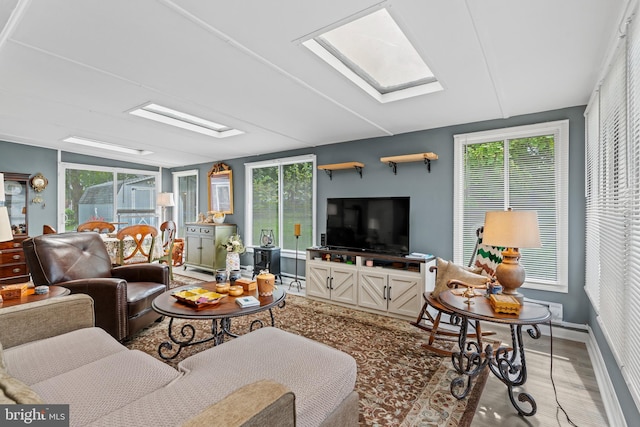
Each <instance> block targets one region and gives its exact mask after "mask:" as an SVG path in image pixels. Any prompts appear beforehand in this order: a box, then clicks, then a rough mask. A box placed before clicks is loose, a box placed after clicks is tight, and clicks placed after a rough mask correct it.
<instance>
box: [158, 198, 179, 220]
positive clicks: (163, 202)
mask: <svg viewBox="0 0 640 427" xmlns="http://www.w3.org/2000/svg"><path fill="white" fill-rule="evenodd" d="M175 205H176V203H175V202H174V201H173V193H158V206H160V207H161V208H162V220H163V221H164V220H165V219H166V213H167V208H168V207H172V206H175Z"/></svg>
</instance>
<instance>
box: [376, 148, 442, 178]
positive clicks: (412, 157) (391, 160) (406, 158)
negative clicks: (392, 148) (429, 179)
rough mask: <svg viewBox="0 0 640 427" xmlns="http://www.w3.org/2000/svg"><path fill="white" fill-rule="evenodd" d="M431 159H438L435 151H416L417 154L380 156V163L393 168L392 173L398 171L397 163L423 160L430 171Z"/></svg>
mask: <svg viewBox="0 0 640 427" xmlns="http://www.w3.org/2000/svg"><path fill="white" fill-rule="evenodd" d="M431 160H438V155H437V154H436V153H418V154H404V155H402V156H390V157H380V161H381V162H382V163H387V164H388V165H389V167H391V168H393V174H394V175H396V174H397V173H398V163H408V162H424V164H425V165H427V171H428V172H431Z"/></svg>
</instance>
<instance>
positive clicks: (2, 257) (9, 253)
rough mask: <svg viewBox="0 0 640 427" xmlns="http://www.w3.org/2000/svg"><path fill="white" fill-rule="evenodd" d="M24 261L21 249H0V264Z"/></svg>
mask: <svg viewBox="0 0 640 427" xmlns="http://www.w3.org/2000/svg"><path fill="white" fill-rule="evenodd" d="M20 262H26V261H25V259H24V252H23V251H22V249H12V250H2V251H0V264H16V263H20Z"/></svg>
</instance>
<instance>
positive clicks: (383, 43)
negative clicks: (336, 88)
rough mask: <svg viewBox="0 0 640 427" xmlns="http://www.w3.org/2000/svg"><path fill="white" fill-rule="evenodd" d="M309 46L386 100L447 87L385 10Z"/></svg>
mask: <svg viewBox="0 0 640 427" xmlns="http://www.w3.org/2000/svg"><path fill="white" fill-rule="evenodd" d="M303 45H304V46H306V47H307V48H308V49H310V50H311V51H312V52H313V53H315V54H316V55H318V56H319V57H320V58H322V59H323V60H324V61H326V62H327V63H328V64H329V65H331V66H332V67H334V68H335V69H336V70H338V71H339V72H340V73H342V74H343V75H345V76H346V77H347V78H349V79H350V80H351V81H353V82H354V83H356V84H357V85H358V86H359V87H360V88H362V89H363V90H365V91H366V92H367V93H369V94H370V95H371V96H373V97H374V98H376V99H377V100H378V101H380V102H383V103H384V102H390V101H396V100H399V99H404V98H409V97H412V96H418V95H423V94H427V93H431V92H436V91H440V90H442V85H440V83H439V82H438V81H437V79H436V78H435V76H434V74H433V72H432V71H431V69H430V68H429V66H427V64H426V63H425V62H424V60H423V59H422V58H421V57H420V54H418V52H417V51H416V49H415V48H414V47H413V45H412V44H411V42H410V41H409V39H408V38H407V36H406V35H405V34H404V33H403V32H402V29H400V27H399V26H398V24H397V23H396V22H395V21H394V19H393V18H392V17H391V15H390V14H389V12H388V11H387V9H384V8H382V9H379V10H377V11H376V12H373V13H371V14H369V15H365V16H363V17H361V18H359V19H356V20H354V21H351V22H349V23H347V24H344V25H341V26H339V27H336V28H333V29H331V30H329V31H326V32H324V33H322V34H319V35H317V36H315V37H313V38H311V39H309V40H307V41H305V42H303Z"/></svg>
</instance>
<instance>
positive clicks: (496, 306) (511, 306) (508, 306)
mask: <svg viewBox="0 0 640 427" xmlns="http://www.w3.org/2000/svg"><path fill="white" fill-rule="evenodd" d="M489 303H490V304H491V307H493V311H495V312H496V313H503V314H520V302H518V300H517V299H516V297H514V296H512V295H503V294H496V295H494V294H491V295H489Z"/></svg>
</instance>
